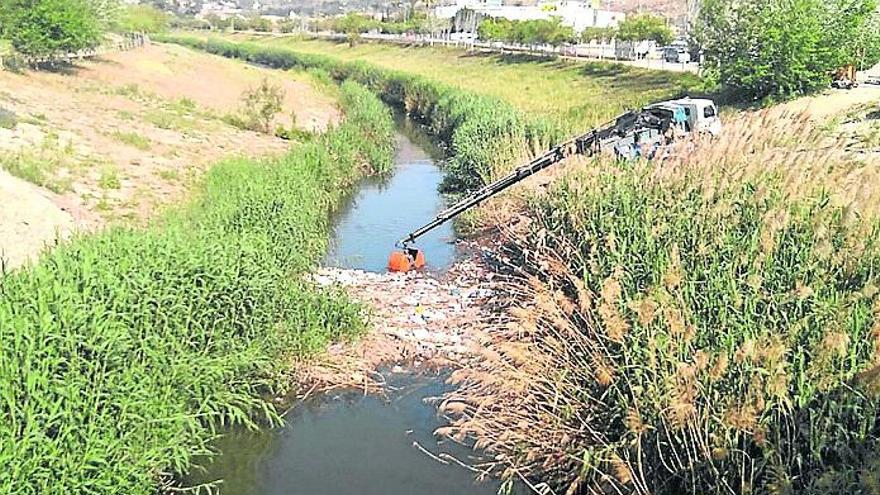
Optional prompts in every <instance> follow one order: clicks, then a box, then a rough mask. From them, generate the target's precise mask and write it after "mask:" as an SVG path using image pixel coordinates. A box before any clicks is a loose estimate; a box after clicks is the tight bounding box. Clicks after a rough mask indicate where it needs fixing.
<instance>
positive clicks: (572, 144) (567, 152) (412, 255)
mask: <svg viewBox="0 0 880 495" xmlns="http://www.w3.org/2000/svg"><path fill="white" fill-rule="evenodd" d="M600 136H601V133H600V132H599V131H592V132H589V133H587V134H584V135H582V136H578V137H576V138H574V139H570V140H568V141H565V142H564V143H562V144H559V145H557V146H555V147H553V148H552V149H550V150H549V151H547V152H546V153H544V154H543V155H541V156H539V157H537V158H535V159H534V160H532V161H530V162H529V163H527V164H525V165H523V166H521V167H519V168H517V169H516V170H514V171H513V172H511V173H509V174H507V175H505V176H504V177H502V178H500V179H498V180H496V181H495V182H492V183H491V184H487V185H485V186H483V187H481V188H480V189H478V190H476V191H474V192H472V193H471V194H469V195H468V196H466V197H465V198H463V199H462V200H461V201H459V202H458V203H456V204H454V205H452V206H450V207H449V208H447V209H445V210H443V211H442V212H440V213H439V214H438V215H437V216H436V217H435V218H434V219H433V220H431V221H430V222H428V223H426V224H425V225H423V226H421V227H419V228H418V229H416V230H414V231H412V232H410V233H409V234H407V236H406V237H404V238H403V239H400V240H399V241H397V247H399V248H401V249H402V251H395V252H393V253H392V254H391V259H390V260H389V262H388V268H389V269H390V270H391V271H402V272H405V271H409V270H411V269H413V268H421V267H422V266H424V264H425V258H424V253H422V252H421V250H419V249H416V248H413V247H412V246H411V245H412V243H413V242H415V241H416V239H418V238H419V237H421V236H423V235H425V234H427V233H428V232H430V231H432V230H434V229H435V228H437V227H439V226H440V225H442V224H444V223H446V222H448V221H449V220H452V219H453V218H455V217H457V216H458V215H460V214H461V213H463V212H465V211H467V210H468V209H470V208H473V207H474V206H477V205H479V204H480V203H482V202H483V201H486V200H487V199H489V198H491V197H492V196H494V195H496V194H498V193H500V192H501V191H503V190H505V189H507V188H508V187H510V186H512V185H514V184H517V183H519V182H521V181H522V180H523V179H525V178H526V177H530V176H532V175H534V174H536V173H538V172H540V171H541V170H544V169H545V168H547V167H549V166H551V165H553V164H556V163H558V162H561V161H562V160H564V159H566V158H568V157H570V156H573V155H576V154H581V155H587V156H591V155H592V154H593V153H595V152H597V151H598V150H599V146H600Z"/></svg>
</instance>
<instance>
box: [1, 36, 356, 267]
mask: <svg viewBox="0 0 880 495" xmlns="http://www.w3.org/2000/svg"><path fill="white" fill-rule="evenodd" d="M263 78H268V79H269V80H270V81H271V82H272V83H273V84H276V85H280V86H282V87H283V88H284V90H285V93H286V96H285V103H284V110H283V111H282V112H281V113H279V115H278V117H277V123H279V124H282V125H285V126H288V127H289V126H290V125H291V122H292V121H291V117H290V116H291V114H294V115H295V116H296V118H295V120H296V126H297V127H299V128H301V129H307V130H312V131H320V130H323V129H324V128H326V127H327V126H328V125H330V124H333V123H335V122H337V121H338V120H339V118H340V113H339V110H338V109H337V107H336V104H335V101H334V98H333V97H332V96H330V95H328V94H326V93H324V92H322V91H320V90H318V89H316V87H315V85H314V84H312V83H313V81H311V79H309V77H308V76H306V75H304V74H296V73H284V72H279V71H272V70H268V69H261V68H256V67H251V66H247V65H245V64H242V63H240V62H237V61H233V60H228V59H225V58H222V57H215V56H212V55H207V54H202V53H198V52H195V51H191V50H188V49H186V48H183V47H180V46H176V45H169V46H165V45H152V46H147V47H145V48H143V49H140V50H133V51H129V52H123V53H117V54H112V55H108V56H106V58H104V59H101V60H95V61H88V62H83V63H82V64H81V65H79V66H77V67H74V68H72V69H70V70H69V71H65V72H53V73H50V72H27V73H24V74H14V73H10V72H3V71H0V109H3V110H4V111H8V112H13V113H14V114H15V115H16V118H17V123H16V124H15V125H14V127H12V128H6V127H0V169H6V170H7V172H10V173H11V174H13V175H16V176H18V177H21V178H24V179H26V180H28V181H30V182H32V183H35V184H37V185H39V186H42V187H41V188H38V187H30V185H28V184H25V183H24V182H22V181H20V180H13V179H14V178H12V177H11V176H10V174H9V173H4V174H2V175H0V191H3V192H4V194H3V195H2V199H3V203H5V204H4V205H3V210H2V212H3V215H2V216H0V222H2V223H0V252H3V253H6V254H5V256H6V257H7V258H8V261H10V262H11V263H10V264H13V265H18V264H20V263H21V262H22V261H24V259H26V258H27V256H23V254H22V253H31V254H34V253H36V252H37V251H39V247H41V246H43V245H44V244H45V243H47V242H51V241H53V240H54V239H55V232H56V231H60V232H68V231H70V230H72V229H76V228H79V229H91V228H95V227H98V226H101V225H104V224H106V223H108V222H116V221H121V222H125V223H135V224H137V223H143V222H144V221H145V220H147V219H149V218H151V217H152V216H154V215H155V213H156V212H157V211H158V210H159V209H160V208H161V207H162V206H163V205H166V204H169V203H172V202H176V201H179V200H181V199H182V197H183V196H184V195H185V193H186V191H187V190H188V188H189V187H190V186H191V185H192V183H193V179H195V178H197V177H198V176H199V175H200V174H201V173H202V172H203V171H204V170H205V169H206V168H207V167H208V166H209V165H211V164H212V163H215V162H216V161H217V160H219V159H221V158H224V157H228V156H234V155H247V156H254V155H266V154H277V153H282V152H284V151H285V150H287V149H288V148H289V146H290V142H289V141H285V140H283V139H279V138H276V137H274V136H270V135H265V134H260V133H255V132H251V131H245V130H240V129H237V128H235V127H233V126H231V125H229V124H227V123H226V122H225V121H224V119H223V116H224V115H226V114H227V113H235V112H238V111H239V110H240V106H241V95H242V93H243V92H244V91H246V90H248V89H250V88H253V87H255V86H256V85H258V84H259V83H260V82H261V81H262V80H263ZM7 127H8V126H7ZM26 185H27V186H28V187H25V186H26ZM13 193H14V195H13ZM13 202H14V206H13V205H12V203H13ZM36 212H42V213H36ZM70 219H72V221H73V225H71V224H70Z"/></svg>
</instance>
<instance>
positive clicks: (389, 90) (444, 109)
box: [157, 35, 563, 191]
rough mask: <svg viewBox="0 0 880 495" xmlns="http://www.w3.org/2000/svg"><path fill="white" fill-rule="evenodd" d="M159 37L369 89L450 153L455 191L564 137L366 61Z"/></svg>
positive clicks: (461, 93)
mask: <svg viewBox="0 0 880 495" xmlns="http://www.w3.org/2000/svg"><path fill="white" fill-rule="evenodd" d="M157 39H158V40H160V41H166V42H173V43H178V44H181V45H184V46H188V47H190V48H196V49H200V50H205V51H207V52H209V53H214V54H217V55H222V56H225V57H231V58H237V59H242V60H246V61H249V62H253V63H258V64H262V65H266V66H269V67H274V68H277V69H290V68H293V67H297V68H304V69H313V70H314V69H317V70H321V71H325V72H326V73H328V74H330V76H331V77H332V78H334V79H337V80H345V79H353V80H355V81H357V82H359V83H361V84H363V85H364V86H366V87H368V88H370V89H371V90H373V91H374V92H375V93H376V94H378V95H379V96H380V97H381V98H382V99H383V100H384V101H386V102H387V103H389V104H391V105H394V106H396V107H398V108H400V109H402V110H404V111H405V112H406V113H407V114H408V115H410V116H411V117H413V118H414V119H416V120H417V121H419V122H421V123H423V124H424V125H426V126H427V127H428V130H429V131H430V132H431V134H433V135H434V136H435V137H436V138H437V139H439V140H440V141H441V142H442V143H443V144H444V145H445V146H447V147H448V148H449V152H450V155H451V158H450V160H449V161H448V162H447V164H446V173H447V181H446V184H445V187H446V189H447V190H449V191H461V190H466V189H472V188H475V187H478V186H480V185H482V184H483V183H485V182H488V181H490V180H491V179H492V178H494V177H496V176H498V175H499V174H503V173H506V172H507V171H509V170H510V169H511V168H512V167H514V166H515V165H517V164H518V163H519V162H521V161H522V160H523V159H524V158H525V157H528V156H531V155H533V154H536V153H538V152H539V151H541V150H544V149H547V148H549V147H550V146H551V145H552V144H553V143H555V142H557V141H559V140H560V139H561V138H562V137H563V130H562V129H561V128H560V127H559V126H557V125H552V124H550V123H549V122H548V121H546V120H543V119H538V118H529V117H526V116H525V115H524V114H523V113H522V112H520V111H518V110H516V109H514V108H513V107H512V106H511V105H510V104H508V103H507V102H504V101H502V100H498V99H496V98H492V97H488V96H481V95H478V94H475V93H472V92H469V91H465V90H461V89H458V88H455V87H452V86H448V85H445V84H442V83H438V82H436V81H433V80H431V79H427V78H425V77H421V76H417V75H412V74H410V73H406V72H399V71H394V70H389V69H383V68H380V67H378V66H375V65H371V64H368V63H365V62H357V61H354V62H345V61H341V60H339V59H336V58H333V57H330V56H325V55H320V54H314V53H300V52H297V51H296V50H294V49H290V48H283V47H276V46H266V45H263V44H261V43H248V42H232V41H226V40H222V39H219V38H199V37H194V36H179V35H164V36H161V37H158V38H157Z"/></svg>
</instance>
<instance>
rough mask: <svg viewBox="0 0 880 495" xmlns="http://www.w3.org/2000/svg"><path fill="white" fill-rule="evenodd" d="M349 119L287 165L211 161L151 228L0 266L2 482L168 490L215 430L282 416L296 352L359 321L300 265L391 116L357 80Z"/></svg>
mask: <svg viewBox="0 0 880 495" xmlns="http://www.w3.org/2000/svg"><path fill="white" fill-rule="evenodd" d="M341 98H342V106H343V107H344V109H345V113H346V116H347V118H346V119H345V121H344V123H342V124H341V125H339V126H338V127H337V128H335V129H332V130H331V131H329V132H328V133H326V134H325V135H323V136H320V137H318V138H316V139H315V140H313V141H311V142H309V143H307V144H304V145H301V146H299V147H297V148H295V149H294V150H292V151H291V152H289V153H288V154H286V155H284V156H282V157H279V158H277V159H274V160H266V161H255V160H247V159H234V160H228V161H224V162H222V163H220V164H218V165H216V166H215V167H213V168H212V169H211V170H210V171H209V172H208V173H207V175H206V177H205V178H204V182H203V184H202V186H201V187H200V189H199V190H198V192H197V194H196V197H195V198H194V199H193V200H192V202H191V203H190V204H188V205H187V206H185V207H183V208H180V209H177V210H173V211H171V212H169V214H168V215H167V216H165V217H164V218H162V219H161V220H159V221H157V222H156V223H155V224H154V225H152V226H150V227H149V228H147V229H145V230H134V229H129V228H112V229H109V230H107V231H104V232H101V233H97V234H95V235H84V236H80V237H77V238H74V239H73V240H71V241H70V242H67V243H64V244H62V245H60V246H59V247H57V248H56V249H54V250H53V251H51V252H48V253H45V254H44V255H43V256H42V257H41V258H40V259H39V260H38V261H37V262H36V263H34V264H33V265H30V266H26V267H24V268H22V269H20V270H17V271H14V272H10V273H5V274H3V275H2V276H0V344H2V345H0V418H2V421H0V466H3V469H0V493H16V494H18V493H21V494H28V493H34V494H36V493H39V494H44V493H46V494H48V493H65V494H68V493H126V494H137V493H143V494H148V493H155V492H156V491H157V485H165V484H167V483H173V476H174V475H175V474H176V473H184V472H186V471H187V469H189V465H190V462H191V460H192V458H193V456H196V455H210V453H211V452H210V447H209V442H210V440H211V439H212V438H213V437H214V436H215V435H216V433H217V428H218V427H221V426H225V425H230V424H244V425H251V426H253V425H254V424H255V422H256V421H259V420H260V418H262V420H267V421H270V422H275V421H278V419H279V418H278V415H277V414H276V412H275V410H274V408H273V407H272V405H271V403H269V402H267V401H265V400H264V397H265V396H267V395H269V394H277V393H280V392H283V390H284V387H286V386H287V383H288V380H285V372H286V370H287V368H288V367H289V364H288V363H289V358H292V357H293V356H301V355H303V354H306V353H309V352H313V351H315V350H318V349H320V348H322V347H323V346H325V345H326V343H327V342H328V341H330V340H335V339H340V338H345V337H347V336H351V335H355V334H357V333H358V332H360V331H361V330H362V329H363V323H362V321H361V318H360V311H359V309H358V308H357V307H356V306H355V305H353V304H351V303H350V302H348V301H347V299H346V298H344V297H343V296H342V295H341V294H337V293H333V292H327V291H323V290H318V289H316V288H315V287H314V286H312V285H311V284H310V283H309V282H307V281H305V279H304V277H303V275H304V273H305V272H306V271H307V270H309V269H310V268H312V267H313V266H314V265H315V263H316V261H317V260H318V259H319V257H320V256H321V254H322V253H323V252H324V250H325V248H326V244H327V237H328V227H329V225H328V223H329V213H330V212H331V211H332V210H333V209H334V208H335V207H337V206H338V205H339V203H340V201H341V198H342V195H343V194H344V193H345V191H347V190H349V189H350V186H351V185H352V184H353V183H354V181H356V180H357V178H358V177H361V176H362V175H364V174H366V173H374V172H379V171H382V170H387V169H388V168H389V167H390V163H391V152H392V147H391V140H392V121H391V116H390V113H389V111H388V109H387V108H386V107H385V106H384V105H383V104H382V103H381V102H380V101H379V100H378V99H377V98H376V97H374V96H373V95H372V94H371V93H370V92H369V91H368V90H367V89H365V88H363V87H361V86H359V85H357V84H355V83H352V82H346V83H345V84H343V85H342V90H341Z"/></svg>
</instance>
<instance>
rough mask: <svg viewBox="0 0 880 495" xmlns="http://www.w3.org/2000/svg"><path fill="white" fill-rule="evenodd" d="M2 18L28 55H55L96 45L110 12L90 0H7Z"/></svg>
mask: <svg viewBox="0 0 880 495" xmlns="http://www.w3.org/2000/svg"><path fill="white" fill-rule="evenodd" d="M4 3H5V4H4V6H3V8H2V9H3V13H2V17H0V20H2V21H3V23H4V25H5V26H6V28H5V29H4V31H5V36H6V37H7V38H8V39H9V41H10V42H11V43H12V46H13V47H14V48H15V49H16V50H17V51H18V52H21V53H23V54H25V55H32V56H38V57H44V56H53V55H59V54H64V53H67V52H75V51H79V50H83V49H86V48H94V47H96V46H98V44H100V42H101V39H102V38H103V35H104V29H105V27H106V26H105V24H104V21H105V20H106V14H105V13H104V12H100V11H98V9H97V8H96V5H98V4H96V3H93V2H90V1H88V0H4Z"/></svg>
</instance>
